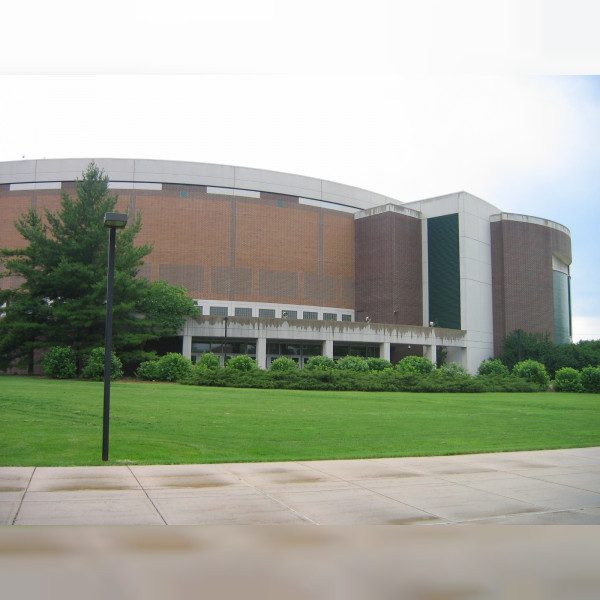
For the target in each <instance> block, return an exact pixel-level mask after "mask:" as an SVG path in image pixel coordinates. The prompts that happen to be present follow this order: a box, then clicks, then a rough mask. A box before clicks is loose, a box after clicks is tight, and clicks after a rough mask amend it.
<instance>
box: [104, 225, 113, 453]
mask: <svg viewBox="0 0 600 600" xmlns="http://www.w3.org/2000/svg"><path fill="white" fill-rule="evenodd" d="M109 232H110V233H109V243H108V280H107V285H106V327H105V341H104V419H103V427H102V460H108V430H109V421H110V358H111V350H112V318H113V314H112V313H113V288H114V282H115V239H116V230H115V228H114V227H110V228H109Z"/></svg>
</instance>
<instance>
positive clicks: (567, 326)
mask: <svg viewBox="0 0 600 600" xmlns="http://www.w3.org/2000/svg"><path fill="white" fill-rule="evenodd" d="M553 283H554V337H555V339H554V341H555V342H556V343H557V344H568V343H570V342H571V278H570V277H569V275H567V273H561V272H560V271H553Z"/></svg>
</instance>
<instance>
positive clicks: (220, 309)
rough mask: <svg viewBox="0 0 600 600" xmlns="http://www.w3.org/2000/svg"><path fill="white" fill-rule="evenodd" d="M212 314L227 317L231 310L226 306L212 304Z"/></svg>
mask: <svg viewBox="0 0 600 600" xmlns="http://www.w3.org/2000/svg"><path fill="white" fill-rule="evenodd" d="M210 314H211V316H213V317H226V316H227V315H228V314H229V310H228V308H227V307H226V306H211V307H210Z"/></svg>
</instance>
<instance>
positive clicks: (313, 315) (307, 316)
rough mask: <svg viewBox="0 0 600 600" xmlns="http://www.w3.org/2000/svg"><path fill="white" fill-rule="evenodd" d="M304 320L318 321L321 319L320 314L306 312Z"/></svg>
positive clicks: (303, 315)
mask: <svg viewBox="0 0 600 600" xmlns="http://www.w3.org/2000/svg"><path fill="white" fill-rule="evenodd" d="M302 318H303V319H314V320H317V319H318V318H319V313H316V312H310V311H306V310H305V311H304V312H303V313H302Z"/></svg>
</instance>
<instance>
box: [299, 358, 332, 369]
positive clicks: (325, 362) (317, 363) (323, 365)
mask: <svg viewBox="0 0 600 600" xmlns="http://www.w3.org/2000/svg"><path fill="white" fill-rule="evenodd" d="M304 368H305V369H308V370H309V371H328V370H330V369H335V362H334V361H333V359H332V358H329V356H311V357H310V358H309V359H308V360H307V361H306V364H305V365H304Z"/></svg>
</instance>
